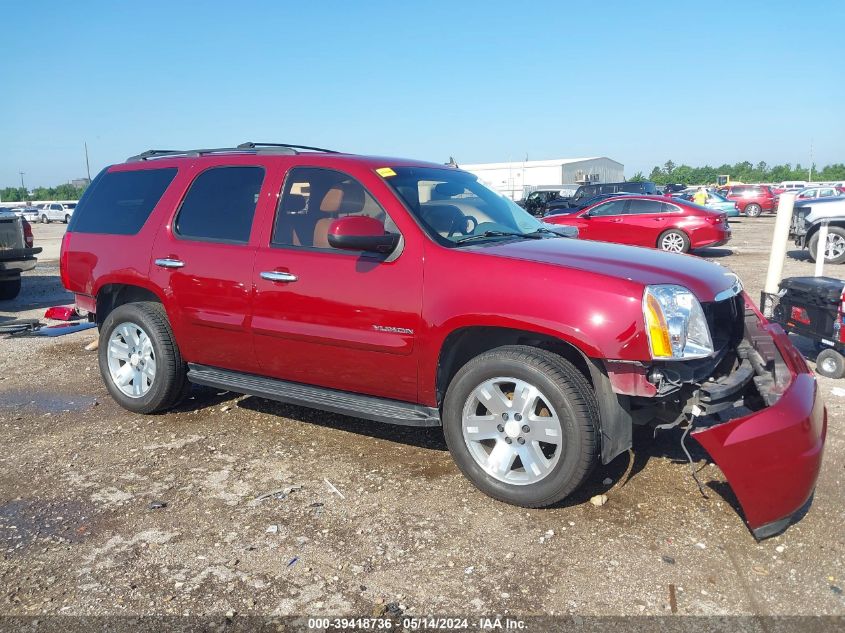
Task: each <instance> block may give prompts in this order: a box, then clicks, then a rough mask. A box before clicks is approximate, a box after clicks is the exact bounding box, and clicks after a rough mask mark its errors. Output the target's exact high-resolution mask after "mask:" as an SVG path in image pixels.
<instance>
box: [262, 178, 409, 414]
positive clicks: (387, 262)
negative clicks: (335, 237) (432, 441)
mask: <svg viewBox="0 0 845 633" xmlns="http://www.w3.org/2000/svg"><path fill="white" fill-rule="evenodd" d="M347 215H369V216H371V217H374V218H376V219H379V220H381V221H383V222H384V226H385V231H387V232H398V229H397V228H396V226H395V224H393V222H392V220H391V219H390V217H389V216H388V215H387V214H386V213H385V211H384V209H383V208H382V207H381V205H379V204H378V203H377V202H376V200H375V198H374V197H373V196H372V195H370V193H369V192H368V191H366V189H365V188H364V187H363V185H362V184H361V183H360V182H359V181H358V180H356V179H355V178H352V177H350V176H349V175H347V174H345V173H342V172H339V171H335V170H330V169H322V168H312V167H296V168H293V169H291V170H290V172H289V173H288V174H287V177H286V179H285V184H284V186H283V190H282V195H281V196H280V199H279V205H278V209H277V211H276V218H275V222H274V229H273V235H272V236H271V238H270V243H269V244H267V245H264V246H262V247H260V248H259V249H258V252H257V254H256V260H255V273H254V276H253V283H254V285H255V289H256V294H255V300H254V307H253V318H252V329H253V332H254V345H255V353H256V356H257V358H258V362H259V363H260V366H261V372H262V373H263V374H265V375H269V376H273V377H275V378H280V379H283V380H289V381H294V382H301V383H307V384H312V385H319V386H323V387H329V388H333V389H340V390H344V391H353V392H359V393H366V394H370V395H374V396H380V397H385V398H393V399H397V400H406V401H414V400H416V397H417V366H416V355H415V354H414V353H413V352H414V346H415V342H416V336H417V333H418V332H419V331H420V313H421V308H422V263H423V259H422V252H421V248H422V246H421V245H420V244H419V243H417V244H414V245H412V244H405V245H404V247H400V248H403V249H404V250H402V251H401V254H399V255H398V257H396V256H395V253H394V254H393V255H392V256H388V257H385V256H382V255H374V254H366V253H362V252H352V251H340V250H336V249H333V248H332V247H331V246H329V244H328V240H327V235H328V229H329V226H330V225H331V223H332V221H333V220H334V219H335V218H337V217H341V216H347Z"/></svg>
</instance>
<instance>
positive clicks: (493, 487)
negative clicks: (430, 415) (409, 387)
mask: <svg viewBox="0 0 845 633" xmlns="http://www.w3.org/2000/svg"><path fill="white" fill-rule="evenodd" d="M443 426H444V434H445V436H446V443H447V445H448V446H449V451H450V452H451V453H452V457H453V458H454V460H455V462H456V464H457V465H458V468H460V469H461V471H462V472H463V473H464V475H466V476H467V478H468V479H469V480H470V481H471V482H472V483H473V484H474V485H475V486H476V487H477V488H479V489H480V490H481V491H482V492H485V493H486V494H488V495H490V496H491V497H494V498H496V499H499V500H500V501H504V502H506V503H512V504H514V505H519V506H525V507H532V508H537V507H543V506H548V505H551V504H553V503H556V502H558V501H560V500H561V499H563V498H565V497H566V496H568V495H569V494H571V493H572V492H573V491H574V490H575V489H576V488H578V486H580V485H581V483H583V481H584V480H585V479H586V478H587V476H588V475H589V474H590V471H591V470H592V469H593V466H594V465H595V462H596V451H597V446H598V435H597V429H598V405H597V402H596V397H595V394H594V392H593V389H592V387H591V385H590V383H589V382H588V381H587V379H586V378H584V376H583V375H582V374H581V373H580V372H579V371H578V370H577V369H576V368H575V367H574V366H573V365H572V364H571V363H569V362H568V361H566V360H565V359H563V358H561V357H560V356H557V355H556V354H552V353H550V352H546V351H544V350H540V349H537V348H532V347H527V346H517V345H514V346H507V347H500V348H497V349H494V350H491V351H489V352H485V353H484V354H481V355H480V356H477V357H476V358H474V359H472V360H471V361H469V362H468V363H467V364H466V365H464V367H462V368H461V370H460V371H459V372H458V373H457V374H456V375H455V377H454V379H453V380H452V382H451V384H450V385H449V390H448V391H447V393H446V399H445V402H444V407H443Z"/></svg>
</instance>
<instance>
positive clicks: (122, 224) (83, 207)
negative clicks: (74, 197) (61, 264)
mask: <svg viewBox="0 0 845 633" xmlns="http://www.w3.org/2000/svg"><path fill="white" fill-rule="evenodd" d="M175 176H176V170H175V169H173V168H168V169H139V170H132V171H111V172H106V171H104V172H102V173H101V174H100V175H99V176H97V178H95V179H94V182H93V183H91V185H90V186H89V187H88V189H86V190H85V193H84V194H82V200H80V201H79V208H78V209H76V210H75V211H74V213H73V215H72V216H71V219H70V226H68V231H71V232H77V233H106V234H111V235H134V234H136V233H137V232H138V231H140V230H141V227H142V226H143V225H144V223H145V222H146V221H147V218H148V217H149V216H150V213H151V212H152V210H153V208H155V205H156V204H158V201H159V200H160V199H161V197H162V195H164V191H165V189H167V187H168V185H169V184H170V183H171V182H172V181H173V178H174V177H175ZM44 208H45V209H46V208H47V206H46V205H45V206H44Z"/></svg>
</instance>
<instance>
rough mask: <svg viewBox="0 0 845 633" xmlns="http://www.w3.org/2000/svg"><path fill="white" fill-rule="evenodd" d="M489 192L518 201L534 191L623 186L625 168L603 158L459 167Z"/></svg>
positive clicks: (478, 164) (525, 161) (481, 164)
mask: <svg viewBox="0 0 845 633" xmlns="http://www.w3.org/2000/svg"><path fill="white" fill-rule="evenodd" d="M460 168H461V169H464V170H466V171H468V172H471V173H473V174H475V175H476V176H478V179H479V180H481V181H482V182H483V183H484V184H486V185H487V186H488V187H490V188H491V189H494V190H495V191H498V192H499V193H501V194H504V195H506V196H507V197H509V198H512V199H514V200H519V199H520V198H522V197H523V196H525V195H527V194H528V193H530V192H531V191H533V190H534V189H536V188H537V187H546V186H553V185H582V184H586V183H597V182H622V181H623V180H625V166H624V165H623V164H622V163H617V162H616V161H615V160H611V159H609V158H606V157H604V156H596V157H592V158H558V159H555V160H524V161H516V162H510V163H477V164H474V165H465V164H461V165H460Z"/></svg>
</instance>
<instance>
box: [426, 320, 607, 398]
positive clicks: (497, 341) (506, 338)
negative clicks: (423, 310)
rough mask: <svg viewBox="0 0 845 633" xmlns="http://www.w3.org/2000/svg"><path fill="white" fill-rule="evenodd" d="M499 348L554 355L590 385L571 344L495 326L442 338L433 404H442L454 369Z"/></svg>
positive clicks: (587, 371)
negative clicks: (529, 349)
mask: <svg viewBox="0 0 845 633" xmlns="http://www.w3.org/2000/svg"><path fill="white" fill-rule="evenodd" d="M503 345H530V346H532V347H538V348H540V349H544V350H547V351H550V352H554V353H555V354H558V355H560V356H562V357H563V358H565V359H566V360H568V361H569V362H570V363H572V364H573V365H575V367H576V368H577V369H578V371H580V372H581V373H582V374H584V376H585V377H586V378H587V380H589V381H590V384H592V377H591V375H590V368H589V365H588V364H587V359H586V357H585V356H584V354H583V353H582V352H581V350H579V349H578V348H576V347H575V346H574V345H571V344H570V343H567V342H566V341H563V340H561V339H559V338H555V337H553V336H547V335H545V334H538V333H537V332H531V331H528V330H516V329H511V328H499V327H486V326H478V327H466V328H461V329H459V330H456V331H454V332H452V333H451V334H449V336H447V337H446V340H445V341H444V342H443V347H442V348H441V349H440V358H439V359H438V362H437V402H438V404H439V403H442V402H443V397H444V395H445V394H446V389H447V388H448V387H449V383H450V382H451V381H452V378H454V376H455V374H456V373H458V370H459V369H460V368H461V367H463V366H464V365H466V363H467V362H469V361H470V360H471V359H473V358H475V357H476V356H478V355H479V354H483V353H484V352H487V351H489V350H491V349H494V348H496V347H502V346H503Z"/></svg>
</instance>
